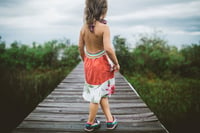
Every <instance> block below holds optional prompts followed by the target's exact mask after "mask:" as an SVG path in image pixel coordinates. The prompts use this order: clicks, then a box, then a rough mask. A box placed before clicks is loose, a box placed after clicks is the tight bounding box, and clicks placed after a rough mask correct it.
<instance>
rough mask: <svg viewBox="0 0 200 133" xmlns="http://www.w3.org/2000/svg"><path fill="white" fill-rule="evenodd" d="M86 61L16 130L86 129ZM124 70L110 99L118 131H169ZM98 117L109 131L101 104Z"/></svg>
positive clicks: (21, 132)
mask: <svg viewBox="0 0 200 133" xmlns="http://www.w3.org/2000/svg"><path fill="white" fill-rule="evenodd" d="M84 82H85V81H84V72H83V64H82V63H80V64H79V65H78V66H77V67H76V68H75V69H74V70H73V71H72V72H71V73H70V74H69V75H68V76H67V77H66V78H65V79H63V81H62V82H61V83H60V84H59V85H58V86H57V87H56V88H55V89H54V91H53V92H52V93H51V94H50V95H48V96H47V97H46V98H45V99H44V100H43V101H42V102H41V103H39V104H38V106H37V107H36V108H35V109H34V110H33V111H32V112H31V113H30V114H29V115H28V116H27V117H26V118H25V119H24V121H23V122H22V123H21V124H20V125H19V126H18V127H17V128H16V129H15V130H13V133H64V132H65V133H71V132H73V133H76V132H84V131H83V128H84V124H85V122H86V121H87V118H88V107H89V104H88V102H86V101H84V100H83V98H82V91H83V85H84ZM132 89H133V88H132V87H131V86H130V84H129V83H128V82H127V81H126V79H124V77H123V76H122V75H121V74H120V73H116V92H115V94H114V95H112V96H111V97H110V99H109V101H110V108H111V112H112V114H113V115H115V116H116V117H117V119H118V121H119V126H118V127H117V129H116V130H115V131H114V132H116V133H122V132H125V133H129V132H131V133H133V132H134V133H167V132H168V131H167V130H166V129H165V128H164V127H163V126H162V124H161V123H160V122H159V120H158V118H157V117H156V116H155V114H154V113H153V112H151V111H150V109H149V108H148V107H147V105H146V104H145V103H144V102H143V100H142V99H140V97H139V96H138V95H137V93H136V92H135V91H133V90H132ZM97 118H98V119H99V120H100V121H101V123H102V127H101V128H100V129H99V131H98V132H102V133H104V132H107V131H106V127H105V125H106V123H105V121H106V120H105V116H104V114H103V112H102V110H101V108H100V107H99V110H98V115H97Z"/></svg>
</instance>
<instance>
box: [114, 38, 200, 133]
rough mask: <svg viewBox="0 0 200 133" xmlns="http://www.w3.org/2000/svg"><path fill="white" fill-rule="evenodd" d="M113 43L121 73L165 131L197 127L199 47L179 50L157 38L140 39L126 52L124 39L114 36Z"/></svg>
mask: <svg viewBox="0 0 200 133" xmlns="http://www.w3.org/2000/svg"><path fill="white" fill-rule="evenodd" d="M113 42H114V46H115V49H116V53H117V57H118V59H119V63H120V64H121V70H120V71H121V72H122V73H123V74H124V75H125V76H126V77H127V79H128V80H129V81H130V82H131V84H132V85H133V86H134V87H135V89H136V90H137V92H138V93H139V94H140V96H141V97H142V99H143V100H144V101H145V102H146V103H147V105H148V106H149V107H150V109H151V110H152V111H153V112H155V114H156V115H157V116H158V118H159V119H160V120H161V122H163V123H164V125H165V126H166V127H167V128H168V130H169V131H170V132H176V133H177V132H182V133H183V132H189V131H193V129H194V128H198V126H197V123H199V118H200V98H199V95H200V89H199V86H200V79H199V77H200V44H192V45H189V46H185V47H183V48H182V49H180V50H178V49H177V48H176V47H175V46H169V45H168V44H167V41H165V40H163V39H161V38H159V37H158V36H142V37H141V38H140V39H139V41H138V42H137V44H136V47H135V48H134V49H132V50H129V48H128V44H127V43H126V39H124V38H121V37H120V36H116V37H115V38H114V41H113ZM184 127H185V128H184Z"/></svg>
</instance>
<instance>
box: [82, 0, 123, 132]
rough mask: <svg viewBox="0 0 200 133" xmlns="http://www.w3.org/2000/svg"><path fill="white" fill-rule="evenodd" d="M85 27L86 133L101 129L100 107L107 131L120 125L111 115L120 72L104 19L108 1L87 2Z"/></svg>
mask: <svg viewBox="0 0 200 133" xmlns="http://www.w3.org/2000/svg"><path fill="white" fill-rule="evenodd" d="M85 4H86V7H85V24H84V25H83V27H82V29H81V31H80V37H79V52H80V55H81V57H82V60H83V62H84V71H85V81H86V82H85V85H84V89H83V98H84V99H85V100H86V101H89V102H90V107H89V118H88V121H87V123H86V124H85V129H84V130H85V131H87V132H92V131H94V130H96V129H98V128H99V127H100V121H98V120H97V119H96V114H97V111H98V106H99V104H100V105H101V108H102V110H103V112H104V114H105V116H106V119H107V122H106V125H107V129H109V130H113V129H115V128H116V126H117V119H116V118H115V117H114V116H112V114H111V112H110V107H109V102H108V97H109V96H110V95H111V94H113V93H114V89H115V78H114V72H115V71H118V70H119V69H120V66H119V63H118V60H117V58H116V55H115V52H114V50H113V48H112V45H111V42H110V30H109V27H108V25H106V21H105V20H104V18H105V16H106V13H107V7H108V6H107V0H86V3H85Z"/></svg>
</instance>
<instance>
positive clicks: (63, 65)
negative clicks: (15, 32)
mask: <svg viewBox="0 0 200 133" xmlns="http://www.w3.org/2000/svg"><path fill="white" fill-rule="evenodd" d="M62 51H65V52H64V54H63V53H62ZM0 52H1V53H0V73H1V75H0V87H1V89H0V92H1V93H0V97H1V99H0V101H1V105H2V109H1V114H4V116H3V117H1V120H2V121H3V122H4V123H3V128H2V129H1V131H4V130H5V132H7V131H9V130H11V129H12V128H14V127H15V126H16V125H17V124H19V122H20V121H21V120H23V118H24V117H25V116H26V115H27V114H28V113H29V112H30V111H31V110H32V109H34V107H35V106H36V105H37V104H38V102H40V101H41V100H43V98H44V97H46V96H47V95H48V94H49V93H50V92H51V91H52V90H53V89H54V88H55V87H56V86H57V85H58V83H60V81H61V80H63V78H64V77H65V76H66V75H67V74H68V73H69V72H70V71H71V69H72V68H73V67H74V66H75V65H76V64H77V63H78V62H79V61H80V59H79V53H78V47H77V46H74V45H68V44H65V43H63V42H59V41H57V40H52V41H48V42H46V43H44V44H42V45H41V44H36V43H35V42H34V43H33V46H32V47H31V46H29V45H24V44H20V43H19V42H16V41H15V42H13V43H12V44H11V47H10V48H6V44H5V42H0Z"/></svg>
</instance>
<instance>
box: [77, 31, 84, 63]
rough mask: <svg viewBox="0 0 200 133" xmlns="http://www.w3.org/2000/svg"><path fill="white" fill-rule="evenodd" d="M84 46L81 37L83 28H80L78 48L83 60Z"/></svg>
mask: <svg viewBox="0 0 200 133" xmlns="http://www.w3.org/2000/svg"><path fill="white" fill-rule="evenodd" d="M84 46H85V42H84V39H83V28H82V29H81V31H80V35H79V44H78V48H79V53H80V55H81V58H82V60H83V61H84V57H85V52H84Z"/></svg>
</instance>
